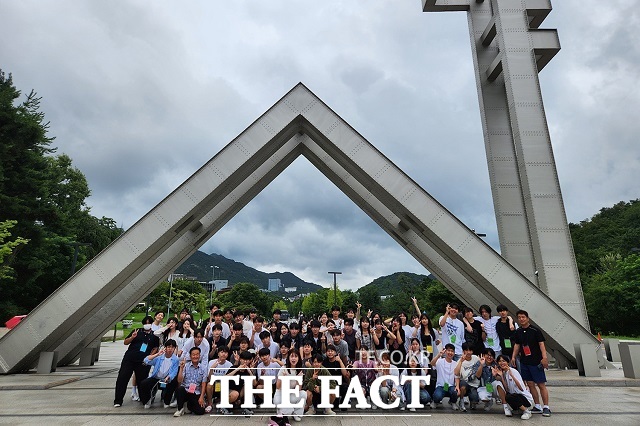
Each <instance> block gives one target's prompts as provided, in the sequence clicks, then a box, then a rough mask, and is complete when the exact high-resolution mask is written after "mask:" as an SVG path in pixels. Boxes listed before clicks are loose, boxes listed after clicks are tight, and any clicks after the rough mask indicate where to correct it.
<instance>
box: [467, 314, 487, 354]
mask: <svg viewBox="0 0 640 426" xmlns="http://www.w3.org/2000/svg"><path fill="white" fill-rule="evenodd" d="M469 325H470V326H471V328H472V329H473V331H471V332H469V331H467V328H466V324H465V329H464V341H465V342H467V343H468V344H470V345H471V347H472V348H473V354H474V355H478V356H480V354H481V353H482V349H484V343H482V323H481V322H480V321H475V320H474V321H473V322H469Z"/></svg>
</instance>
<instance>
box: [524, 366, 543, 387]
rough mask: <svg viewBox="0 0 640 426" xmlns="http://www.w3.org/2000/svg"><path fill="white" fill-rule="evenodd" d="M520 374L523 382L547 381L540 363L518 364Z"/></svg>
mask: <svg viewBox="0 0 640 426" xmlns="http://www.w3.org/2000/svg"><path fill="white" fill-rule="evenodd" d="M520 375H521V376H522V380H524V381H525V382H534V383H546V381H547V376H546V375H545V374H544V368H543V367H542V364H538V365H527V364H520Z"/></svg>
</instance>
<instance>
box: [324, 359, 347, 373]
mask: <svg viewBox="0 0 640 426" xmlns="http://www.w3.org/2000/svg"><path fill="white" fill-rule="evenodd" d="M322 366H323V367H324V368H326V369H327V370H329V373H330V374H331V375H332V376H342V369H341V368H340V362H338V360H337V359H335V360H334V361H329V358H325V359H324V361H322Z"/></svg>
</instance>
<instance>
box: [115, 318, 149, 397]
mask: <svg viewBox="0 0 640 426" xmlns="http://www.w3.org/2000/svg"><path fill="white" fill-rule="evenodd" d="M152 324H153V318H152V317H150V316H146V317H144V319H143V320H142V328H136V329H135V330H133V331H132V332H131V333H130V334H129V335H128V336H127V337H126V339H124V344H125V345H127V346H129V347H128V348H127V351H126V352H125V353H124V357H122V363H121V364H120V370H119V371H118V378H117V379H116V392H115V398H114V400H113V406H114V407H116V408H117V407H121V406H122V402H123V400H124V395H125V393H127V384H128V383H129V379H130V378H131V375H132V374H134V373H135V375H136V378H137V380H138V382H142V381H143V380H144V379H146V378H147V377H148V376H149V370H150V369H151V367H150V366H148V365H145V364H143V362H142V361H144V358H145V357H146V356H148V355H151V354H155V353H156V352H157V351H158V346H160V339H159V338H158V336H156V335H154V334H153V331H152V330H151V326H152Z"/></svg>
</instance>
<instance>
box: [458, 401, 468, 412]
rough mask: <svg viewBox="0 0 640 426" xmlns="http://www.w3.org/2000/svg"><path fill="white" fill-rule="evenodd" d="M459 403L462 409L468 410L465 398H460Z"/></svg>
mask: <svg viewBox="0 0 640 426" xmlns="http://www.w3.org/2000/svg"><path fill="white" fill-rule="evenodd" d="M458 405H459V406H460V411H467V407H466V406H465V405H464V399H460V401H459V402H458Z"/></svg>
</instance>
